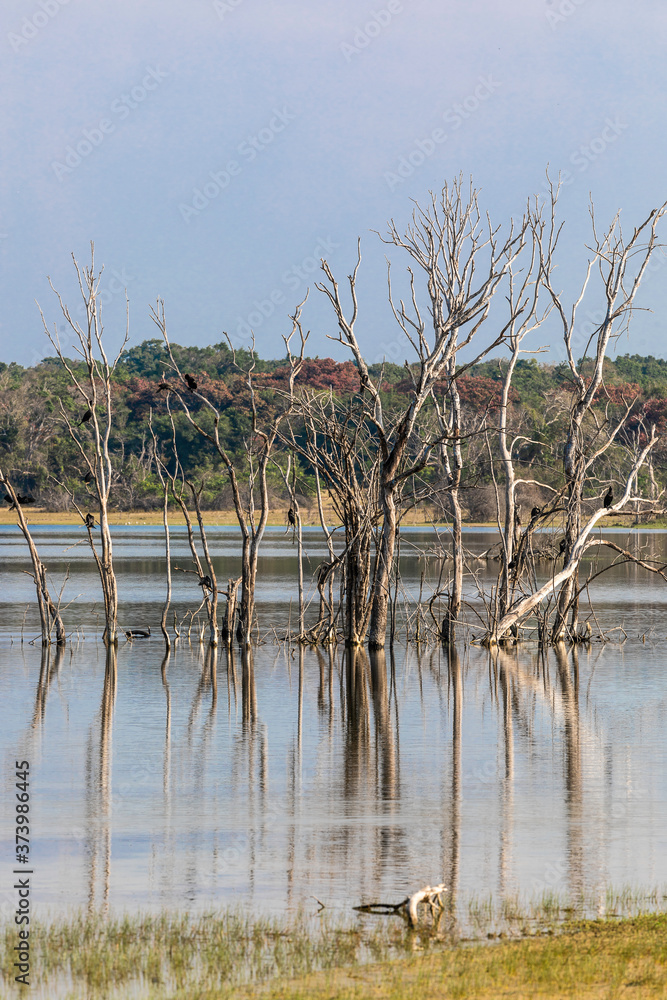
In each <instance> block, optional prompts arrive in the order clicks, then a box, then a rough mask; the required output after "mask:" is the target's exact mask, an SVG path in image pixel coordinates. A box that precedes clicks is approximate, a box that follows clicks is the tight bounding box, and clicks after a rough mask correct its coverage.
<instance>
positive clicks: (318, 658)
mask: <svg viewBox="0 0 667 1000" xmlns="http://www.w3.org/2000/svg"><path fill="white" fill-rule="evenodd" d="M90 652H91V650H90V649H88V650H86V649H78V650H71V651H70V652H69V655H68V657H67V658H65V657H64V654H63V650H62V649H54V650H53V651H49V650H48V649H47V650H43V651H37V650H35V651H34V653H33V651H32V650H30V651H25V652H24V653H23V663H24V664H25V666H24V670H25V671H26V672H27V675H29V676H30V678H31V683H30V686H29V687H26V686H21V685H17V684H15V683H13V682H14V679H15V663H14V660H13V659H12V656H11V653H9V654H7V653H5V652H0V696H1V700H0V722H1V731H2V734H3V735H2V738H1V739H2V746H3V750H4V752H5V756H7V755H8V754H9V755H13V754H14V752H15V750H18V751H19V752H22V749H23V748H24V747H25V748H27V749H26V754H28V753H32V754H34V756H35V779H34V780H35V787H36V789H38V792H36V793H35V795H36V805H35V808H36V810H37V811H39V809H40V808H41V809H42V810H43V811H44V813H47V812H48V814H49V815H50V816H51V817H52V820H51V821H50V822H49V823H46V822H42V823H41V824H40V831H41V833H40V837H41V849H42V850H43V851H44V852H45V856H46V857H48V858H49V859H50V860H49V862H48V864H49V866H50V868H49V874H50V878H49V880H46V881H47V882H48V887H46V888H45V901H48V902H49V903H50V904H52V905H56V906H58V905H60V906H64V905H68V904H70V903H82V902H85V903H86V904H87V905H88V907H89V908H90V909H101V910H102V911H106V910H107V909H108V908H109V907H110V906H117V907H123V906H131V907H132V906H141V907H142V908H147V907H151V906H159V905H169V906H181V905H188V906H195V907H206V906H210V905H219V904H223V903H230V902H236V901H244V900H245V901H247V902H249V903H252V905H253V906H256V907H260V908H262V909H282V908H284V907H285V906H288V907H295V906H298V905H300V904H302V903H303V902H304V901H305V900H308V899H309V897H310V896H311V895H313V896H317V898H318V899H322V900H323V901H325V902H326V903H327V905H328V906H334V907H335V906H336V905H339V906H344V907H348V906H350V905H353V904H356V903H358V902H360V901H364V900H369V899H373V900H376V899H389V900H392V899H397V898H401V895H402V894H405V893H406V892H407V891H408V890H410V889H412V888H414V887H415V886H418V885H422V884H424V883H426V882H431V883H432V884H434V883H437V882H440V881H444V882H445V883H446V884H447V885H448V887H449V894H448V907H449V910H450V913H451V914H455V913H456V910H457V907H458V906H460V905H462V901H463V900H464V899H465V898H466V897H467V896H469V895H470V894H472V893H475V894H477V895H482V896H486V895H488V894H490V893H494V894H496V895H498V896H500V897H501V898H503V897H509V896H513V895H514V894H515V893H516V892H523V893H524V894H526V895H531V893H534V892H536V891H542V890H544V889H553V890H554V891H557V892H567V893H569V894H570V895H571V896H573V897H578V896H580V895H581V894H582V893H584V892H588V893H590V892H591V891H592V890H598V889H599V888H600V887H601V886H603V885H604V884H606V883H610V882H613V883H616V884H621V883H623V884H625V883H629V882H635V883H644V884H656V883H657V884H659V883H660V882H661V881H667V860H666V859H667V850H665V847H666V846H667V845H666V844H665V833H664V830H665V829H666V828H667V823H666V820H667V795H666V794H665V771H666V769H665V759H666V757H667V753H666V743H665V740H666V737H665V732H666V730H667V727H666V726H665V722H667V688H666V684H665V679H664V669H663V664H662V659H661V657H660V655H659V652H660V651H659V650H652V649H650V648H649V647H647V646H640V648H639V649H637V650H636V657H635V658H634V659H633V656H632V651H631V649H630V648H629V647H625V649H624V651H621V650H619V649H613V648H610V647H609V648H607V649H605V650H604V651H603V652H602V653H601V652H599V651H598V652H596V653H592V652H590V651H587V650H582V651H581V652H580V651H579V650H578V649H576V648H575V649H568V648H566V647H565V646H564V645H560V646H558V647H556V648H555V649H554V650H551V651H548V652H546V653H545V652H542V653H538V652H537V651H535V650H531V649H530V648H529V647H526V648H522V647H517V648H514V649H496V650H494V651H493V653H488V652H486V651H484V650H481V649H477V648H468V649H464V648H463V647H457V646H449V647H443V648H442V649H440V648H438V649H414V648H411V649H408V650H405V649H403V648H397V649H396V650H395V651H394V652H392V653H389V652H387V654H385V653H384V652H382V651H379V652H373V653H370V654H369V653H367V652H366V651H365V650H364V649H348V650H343V649H335V648H333V647H332V648H328V649H307V648H304V647H303V646H301V647H299V648H297V649H285V648H283V647H275V646H269V645H267V646H263V647H258V648H256V649H251V650H248V651H243V652H239V651H237V650H236V649H234V648H233V647H232V648H230V649H224V648H221V649H220V650H219V651H218V650H216V649H210V648H209V649H206V648H205V647H203V646H200V645H199V644H197V643H193V644H192V646H190V645H188V644H187V643H185V644H176V645H175V647H174V648H172V651H171V652H170V653H167V654H166V655H163V653H162V650H161V649H160V648H159V646H158V644H157V643H155V644H146V645H144V646H143V648H142V649H141V650H138V649H136V648H134V647H127V648H124V647H123V648H121V649H120V651H119V652H118V653H117V652H116V650H114V649H109V650H107V651H106V654H105V657H104V659H100V660H99V661H97V662H96V661H95V659H94V658H93V659H92V660H91V656H90ZM65 662H67V667H65ZM621 666H622V669H621ZM56 678H57V691H58V697H57V698H54V697H50V696H49V692H50V691H54V690H55V688H54V686H53V685H54V683H55V679H56ZM225 683H226V689H227V697H226V698H225V697H224V694H223V695H222V696H221V697H220V698H218V692H219V685H224V684H225ZM222 691H223V692H224V686H223V688H222ZM36 736H39V739H38V740H37V739H36ZM647 748H650V753H647ZM656 748H657V749H656ZM38 814H39V813H38ZM77 829H78V830H82V831H83V837H82V839H81V840H78V839H77V838H76V837H73V833H72V831H74V830H77Z"/></svg>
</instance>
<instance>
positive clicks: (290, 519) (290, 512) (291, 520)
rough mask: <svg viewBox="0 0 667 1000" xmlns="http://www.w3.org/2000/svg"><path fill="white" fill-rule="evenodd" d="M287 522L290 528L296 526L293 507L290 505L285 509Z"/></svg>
mask: <svg viewBox="0 0 667 1000" xmlns="http://www.w3.org/2000/svg"><path fill="white" fill-rule="evenodd" d="M287 523H288V524H289V525H290V526H291V527H292V528H295V527H296V515H295V513H294V508H293V507H290V509H289V510H288V511H287Z"/></svg>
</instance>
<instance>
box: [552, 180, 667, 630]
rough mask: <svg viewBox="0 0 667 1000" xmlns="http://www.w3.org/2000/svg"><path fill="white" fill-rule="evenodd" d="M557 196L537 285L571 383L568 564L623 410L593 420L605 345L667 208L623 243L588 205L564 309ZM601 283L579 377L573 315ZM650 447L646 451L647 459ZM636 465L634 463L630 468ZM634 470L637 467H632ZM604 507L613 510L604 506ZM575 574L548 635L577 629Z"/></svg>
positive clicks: (616, 332)
mask: <svg viewBox="0 0 667 1000" xmlns="http://www.w3.org/2000/svg"><path fill="white" fill-rule="evenodd" d="M556 195H557V192H556V191H554V189H553V187H552V188H551V202H550V209H551V222H550V231H549V235H548V239H547V240H546V241H545V242H544V243H543V244H542V245H541V247H540V249H541V271H542V284H543V286H544V288H545V289H546V291H547V293H548V295H549V296H550V297H551V300H552V302H553V306H554V309H555V311H556V313H557V315H558V316H559V318H560V322H561V326H562V331H563V342H564V345H565V351H566V356H567V365H568V368H569V373H570V377H571V383H572V403H571V409H570V414H569V426H568V430H567V436H566V440H565V445H564V448H563V473H564V480H565V483H564V486H565V490H566V512H565V549H564V556H565V560H566V563H570V562H571V556H572V552H573V549H574V546H575V545H576V543H577V539H579V538H580V536H581V532H582V527H581V525H582V505H583V501H584V491H585V487H586V484H587V483H588V482H589V480H590V478H591V476H592V475H593V471H594V467H595V465H596V463H597V462H598V460H599V459H600V457H601V456H602V455H603V454H604V453H605V452H606V451H607V450H608V449H609V447H610V446H611V444H612V442H613V441H614V440H615V439H616V438H617V435H618V433H619V431H620V430H621V428H622V426H623V424H624V423H625V419H626V417H627V413H626V414H625V415H624V416H623V417H622V419H621V420H620V421H619V422H612V421H611V420H609V419H608V418H605V420H604V421H603V422H602V423H600V421H598V420H596V419H595V416H594V413H593V406H594V403H595V402H596V399H597V397H598V393H599V390H600V389H601V387H602V386H603V374H604V361H605V357H606V355H607V350H608V348H609V345H610V344H611V343H612V342H613V341H614V340H616V339H617V338H618V337H619V336H620V335H621V334H622V333H624V332H626V331H627V329H628V325H629V323H630V319H631V317H632V313H633V311H634V309H635V308H636V307H635V305H634V302H635V298H636V296H637V293H638V291H639V288H640V285H641V281H642V278H643V276H644V274H645V272H646V268H647V267H648V264H649V261H650V259H651V256H652V254H653V253H654V251H655V249H656V247H657V242H656V241H657V236H656V227H657V224H658V222H659V221H660V219H661V218H662V217H663V215H664V214H665V211H666V210H667V203H665V204H663V205H662V206H661V207H660V208H658V209H654V210H653V211H652V212H651V213H650V214H649V216H648V217H647V218H646V219H645V220H644V221H643V222H642V223H641V224H640V225H639V226H637V227H636V228H635V229H634V230H633V232H632V235H631V237H630V238H629V239H628V240H626V239H625V237H624V235H623V232H622V229H621V225H620V218H619V215H616V217H615V218H614V219H613V220H612V223H611V225H610V226H609V227H608V228H607V230H606V231H605V232H604V233H603V234H602V235H598V232H597V228H596V223H595V214H594V210H593V206H592V205H591V208H590V215H591V225H592V237H593V240H592V245H591V246H590V247H589V249H590V251H591V258H590V259H589V261H588V265H587V268H586V273H585V276H584V280H583V283H582V286H581V291H580V293H579V295H578V297H577V299H576V300H575V301H574V303H573V304H572V306H571V307H570V308H569V309H568V308H566V306H565V305H564V304H563V296H562V294H561V293H559V292H557V291H556V289H555V287H554V284H553V280H554V268H555V254H556V250H557V245H558V239H559V236H560V232H561V228H560V227H558V226H557V225H556V222H555V206H556ZM593 274H597V276H598V278H599V294H600V295H601V296H602V298H603V303H604V307H603V310H602V312H603V318H602V320H601V322H600V323H599V324H598V326H597V328H596V329H595V330H594V331H593V332H592V334H591V336H590V339H589V341H588V344H587V345H586V348H585V350H584V358H585V357H586V355H587V354H588V350H589V348H591V347H592V352H591V356H592V365H593V367H592V373H591V374H590V375H584V374H583V373H582V370H581V369H582V366H581V363H578V362H577V360H576V359H575V356H574V344H573V336H574V333H575V325H576V321H577V310H578V308H579V306H580V305H581V303H582V301H583V299H584V296H585V294H586V292H587V290H588V286H589V283H590V280H591V276H592V275H593ZM650 450H651V449H650V448H649V449H648V451H646V452H645V453H644V455H645V457H646V455H648V454H649V452H650ZM635 465H636V463H635ZM636 467H637V469H639V467H640V466H636ZM607 506H611V504H608V505H607ZM577 593H578V588H577V573H576V569H575V571H574V572H573V573H572V574H570V575H568V576H567V577H566V578H565V579H564V580H563V582H562V585H561V587H560V591H559V594H558V609H557V614H556V617H555V620H554V624H553V630H552V632H553V638H554V639H559V638H562V637H563V636H564V635H565V634H566V630H567V627H568V626H567V619H568V615H569V616H570V624H569V629H570V631H571V633H572V634H574V633H575V632H576V628H577V620H578V597H577Z"/></svg>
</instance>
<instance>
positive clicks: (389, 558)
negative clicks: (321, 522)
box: [368, 489, 398, 649]
mask: <svg viewBox="0 0 667 1000" xmlns="http://www.w3.org/2000/svg"><path fill="white" fill-rule="evenodd" d="M397 531H398V513H397V511H396V503H395V497H394V491H393V490H391V489H384V490H383V491H382V532H381V534H380V544H379V546H378V552H377V556H376V559H377V566H376V571H375V579H374V583H373V595H372V601H373V609H372V612H371V620H370V627H369V630H368V646H369V649H384V644H385V639H386V635H387V617H388V616H387V610H388V607H389V587H390V580H391V575H390V574H391V572H392V569H393V566H394V548H395V545H396V533H397Z"/></svg>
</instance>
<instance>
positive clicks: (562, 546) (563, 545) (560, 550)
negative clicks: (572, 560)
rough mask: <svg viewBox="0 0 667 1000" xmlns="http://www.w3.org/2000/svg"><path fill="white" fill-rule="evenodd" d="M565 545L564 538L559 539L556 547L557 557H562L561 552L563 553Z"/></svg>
mask: <svg viewBox="0 0 667 1000" xmlns="http://www.w3.org/2000/svg"><path fill="white" fill-rule="evenodd" d="M566 545H567V541H566V539H565V538H561V540H560V545H559V546H558V554H559V555H561V556H562V554H563V552H565V547H566Z"/></svg>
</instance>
